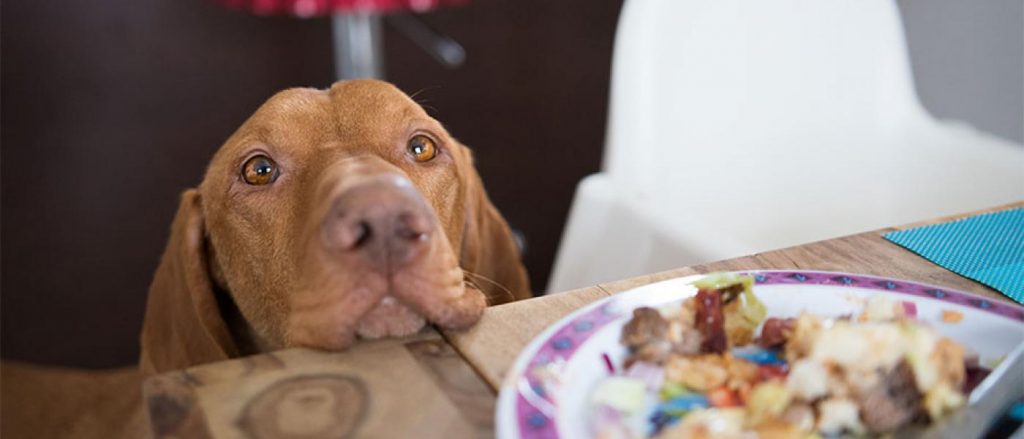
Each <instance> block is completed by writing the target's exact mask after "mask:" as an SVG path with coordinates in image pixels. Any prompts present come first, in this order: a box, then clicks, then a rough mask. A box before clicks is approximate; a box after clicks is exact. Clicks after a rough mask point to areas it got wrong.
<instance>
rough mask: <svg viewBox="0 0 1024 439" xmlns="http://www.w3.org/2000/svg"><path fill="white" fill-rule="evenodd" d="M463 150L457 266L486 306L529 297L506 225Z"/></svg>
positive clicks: (527, 283)
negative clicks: (461, 231) (462, 219)
mask: <svg viewBox="0 0 1024 439" xmlns="http://www.w3.org/2000/svg"><path fill="white" fill-rule="evenodd" d="M463 150H464V152H465V157H464V159H465V160H466V161H467V162H468V164H467V165H466V166H462V169H463V172H462V175H463V178H462V183H463V193H464V194H465V196H464V200H465V202H464V209H465V217H466V219H465V227H464V230H465V233H464V235H463V238H462V255H461V257H460V261H459V264H460V265H461V266H462V268H463V269H464V270H465V271H467V272H468V274H467V276H466V278H467V280H469V281H470V282H471V283H472V284H473V285H475V286H477V287H478V288H479V289H480V290H481V291H482V292H484V295H485V296H486V297H487V303H488V304H489V305H494V304H498V303H504V302H510V301H513V300H519V299H526V298H529V297H532V296H533V294H532V293H531V292H530V281H529V278H527V276H526V268H524V267H523V264H522V262H521V261H520V258H519V249H518V247H517V246H516V243H515V241H514V240H513V239H512V232H511V231H510V230H509V226H508V223H507V222H505V218H503V217H502V216H501V214H500V213H498V209H497V208H495V207H494V205H493V204H491V200H490V198H488V197H487V192H486V191H484V185H483V181H482V180H481V179H480V175H479V174H477V172H476V168H475V167H474V166H473V163H472V161H473V159H472V154H471V153H470V152H469V148H463ZM481 277H482V278H481ZM494 284H497V285H494Z"/></svg>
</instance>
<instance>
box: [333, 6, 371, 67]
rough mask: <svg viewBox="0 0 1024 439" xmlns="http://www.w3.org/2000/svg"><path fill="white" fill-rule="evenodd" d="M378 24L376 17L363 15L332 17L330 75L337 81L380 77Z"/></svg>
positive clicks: (338, 15)
mask: <svg viewBox="0 0 1024 439" xmlns="http://www.w3.org/2000/svg"><path fill="white" fill-rule="evenodd" d="M380 21H381V20H380V15H377V14H369V13H365V12H354V13H351V14H335V15H334V16H333V17H332V19H331V32H332V33H333V34H334V71H335V75H336V76H337V78H338V79H355V78H382V77H384V59H383V56H382V53H383V52H382V38H381V26H380Z"/></svg>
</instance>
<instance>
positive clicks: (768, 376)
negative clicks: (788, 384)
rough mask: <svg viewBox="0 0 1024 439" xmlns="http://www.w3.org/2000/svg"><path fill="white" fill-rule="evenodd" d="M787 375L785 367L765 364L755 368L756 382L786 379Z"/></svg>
mask: <svg viewBox="0 0 1024 439" xmlns="http://www.w3.org/2000/svg"><path fill="white" fill-rule="evenodd" d="M788 373H789V371H788V370H786V368H785V367H783V366H778V365H774V364H765V365H761V366H758V368H757V378H758V381H768V380H775V379H779V380H782V379H785V378H786V375H787V374H788Z"/></svg>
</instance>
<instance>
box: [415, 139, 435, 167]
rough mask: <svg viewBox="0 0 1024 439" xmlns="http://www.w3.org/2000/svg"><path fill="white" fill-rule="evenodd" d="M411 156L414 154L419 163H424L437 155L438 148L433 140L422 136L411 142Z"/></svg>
mask: <svg viewBox="0 0 1024 439" xmlns="http://www.w3.org/2000/svg"><path fill="white" fill-rule="evenodd" d="M409 154H412V157H413V158H415V159H416V161H417V162H420V163H423V162H427V161H430V160H431V159H433V158H434V156H436V155H437V147H436V146H435V145H434V141H433V140H431V139H430V138H429V137H427V136H424V135H422V134H420V135H417V136H414V137H413V138H412V139H410V140H409Z"/></svg>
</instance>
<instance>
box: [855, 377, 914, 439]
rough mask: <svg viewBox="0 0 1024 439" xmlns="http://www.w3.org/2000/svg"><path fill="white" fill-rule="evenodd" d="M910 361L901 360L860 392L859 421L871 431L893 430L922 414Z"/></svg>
mask: <svg viewBox="0 0 1024 439" xmlns="http://www.w3.org/2000/svg"><path fill="white" fill-rule="evenodd" d="M921 398H922V395H921V392H920V391H918V389H917V384H916V383H915V381H914V372H913V371H912V370H911V369H910V365H909V364H907V363H906V362H905V361H901V362H900V363H899V365H897V366H896V368H895V369H893V370H892V371H891V372H889V373H888V374H886V375H885V376H884V377H883V378H882V380H881V382H880V383H879V384H878V385H877V386H874V387H872V388H871V389H870V390H868V391H867V392H865V393H864V394H862V395H859V398H858V401H857V402H858V405H859V406H860V415H861V421H862V422H863V423H864V425H865V426H867V427H868V428H869V429H870V430H871V431H873V432H876V433H884V432H891V431H894V430H896V429H898V428H900V427H902V426H904V425H907V424H909V423H911V422H913V421H914V420H916V419H918V418H920V417H922V416H924V412H923V411H922V407H921Z"/></svg>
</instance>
